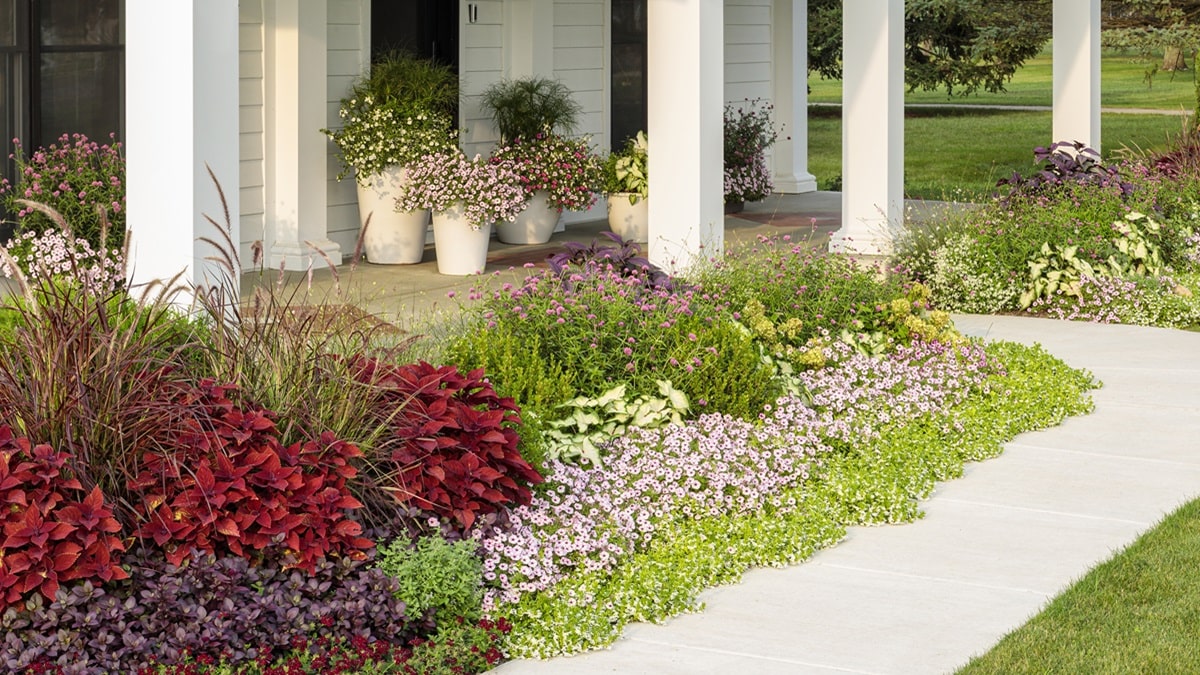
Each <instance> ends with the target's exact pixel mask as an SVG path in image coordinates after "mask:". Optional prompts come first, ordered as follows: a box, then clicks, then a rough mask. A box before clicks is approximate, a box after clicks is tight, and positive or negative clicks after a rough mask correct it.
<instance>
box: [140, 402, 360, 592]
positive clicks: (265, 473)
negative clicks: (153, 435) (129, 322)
mask: <svg viewBox="0 0 1200 675" xmlns="http://www.w3.org/2000/svg"><path fill="white" fill-rule="evenodd" d="M232 390H233V388H232V387H230V386H218V385H216V384H214V383H213V382H212V381H205V382H203V383H201V385H200V386H199V387H196V388H193V389H190V390H186V391H182V392H181V393H180V396H179V401H180V404H181V405H189V406H193V407H194V408H195V409H196V410H197V414H196V415H195V424H194V425H193V429H192V430H191V432H189V433H187V434H184V435H182V436H181V437H180V438H179V443H178V449H177V450H176V451H175V452H174V453H173V454H171V455H167V454H164V453H161V452H150V453H146V454H145V455H144V456H143V457H142V460H141V469H140V471H139V472H138V474H137V476H136V477H134V479H133V480H131V481H130V483H129V488H130V489H131V490H133V491H134V492H136V493H138V494H139V495H140V496H141V504H140V513H141V515H142V516H143V517H144V518H145V520H144V522H143V523H142V525H141V526H140V527H139V528H138V530H137V533H136V534H137V535H138V536H139V537H142V538H143V539H144V540H149V541H153V542H154V543H155V544H157V545H158V546H160V547H162V548H163V550H164V551H165V552H166V556H167V560H168V561H170V562H171V563H173V564H175V565H179V564H181V563H182V561H183V560H184V558H186V557H188V555H189V554H190V553H191V551H193V550H199V551H205V552H210V553H217V554H233V555H237V556H241V557H244V558H248V559H259V558H263V557H278V558H282V559H287V558H291V559H294V563H295V565H296V566H297V567H300V568H302V569H305V570H308V571H310V572H311V571H312V570H313V569H314V566H315V565H316V563H317V561H318V560H319V559H321V558H322V557H324V556H326V555H328V554H330V553H337V554H340V555H345V556H349V557H352V558H356V559H361V558H363V557H364V556H365V554H364V551H365V550H367V549H370V548H371V547H373V546H374V543H373V542H371V541H370V540H369V539H365V538H363V537H360V536H359V535H361V534H362V527H361V526H360V525H359V524H358V523H357V522H355V521H353V520H350V519H349V518H348V514H349V513H350V512H351V511H353V510H354V509H358V508H361V507H362V504H361V503H360V502H359V501H358V500H357V499H355V498H354V497H353V496H352V495H351V494H350V491H349V488H348V487H347V485H346V481H347V480H348V479H352V478H353V477H354V476H355V475H356V474H357V471H358V470H357V469H356V468H355V467H354V466H352V464H351V460H353V459H354V458H356V457H359V456H360V455H361V452H360V451H359V450H358V448H357V447H355V446H354V445H353V444H350V443H347V442H346V441H343V440H339V439H337V438H335V437H334V436H333V434H332V433H329V432H326V433H324V434H321V436H320V438H318V439H316V440H311V441H308V442H305V443H294V444H292V445H288V446H284V445H283V444H282V443H281V442H280V440H279V431H278V429H277V428H276V426H275V422H274V420H273V415H272V414H271V413H270V412H269V411H267V410H264V409H261V408H247V409H243V408H240V407H238V406H237V405H235V404H234V402H233V401H232V400H231V399H230V397H229V396H230V393H231V392H232Z"/></svg>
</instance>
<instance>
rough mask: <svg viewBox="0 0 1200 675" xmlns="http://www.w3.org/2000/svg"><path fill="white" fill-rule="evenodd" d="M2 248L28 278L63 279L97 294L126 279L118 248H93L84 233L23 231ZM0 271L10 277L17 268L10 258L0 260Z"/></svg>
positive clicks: (117, 285)
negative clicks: (71, 234)
mask: <svg viewBox="0 0 1200 675" xmlns="http://www.w3.org/2000/svg"><path fill="white" fill-rule="evenodd" d="M5 250H6V251H7V252H8V256H9V258H10V259H11V260H12V262H15V263H16V264H17V266H18V267H19V268H20V269H19V271H20V273H21V274H24V275H25V276H26V278H28V279H31V280H40V279H60V280H62V279H66V280H69V281H73V282H78V283H79V284H80V286H82V287H83V288H84V289H86V290H89V291H91V292H94V293H96V294H100V295H103V294H107V293H110V292H112V291H113V290H114V289H116V288H117V287H119V286H121V285H123V284H124V282H125V278H124V273H125V269H124V264H123V261H122V254H121V251H120V250H119V249H101V250H96V249H95V248H93V247H92V245H91V244H90V243H89V242H88V241H87V240H86V239H84V238H83V237H75V238H73V239H72V238H70V237H69V236H68V235H66V234H64V233H63V232H61V231H59V230H54V229H48V230H45V231H44V232H42V233H40V234H39V233H37V232H33V231H27V232H24V233H22V234H20V235H19V236H17V237H16V238H14V239H11V240H9V242H8V244H7V245H6V246H5ZM0 273H3V274H4V276H5V277H10V278H11V277H13V276H15V274H16V273H17V270H13V269H12V267H11V266H10V264H9V262H7V261H0Z"/></svg>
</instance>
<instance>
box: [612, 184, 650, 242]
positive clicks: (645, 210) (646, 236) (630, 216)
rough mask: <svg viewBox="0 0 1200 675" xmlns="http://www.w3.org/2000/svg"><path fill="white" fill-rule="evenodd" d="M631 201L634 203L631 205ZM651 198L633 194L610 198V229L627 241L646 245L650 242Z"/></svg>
mask: <svg viewBox="0 0 1200 675" xmlns="http://www.w3.org/2000/svg"><path fill="white" fill-rule="evenodd" d="M630 199H632V200H633V203H632V204H630V203H629V202H630ZM649 203H650V198H649V197H645V198H642V197H638V196H637V195H635V194H633V193H631V192H614V193H612V194H610V195H609V196H608V229H610V230H612V231H613V234H616V235H617V236H619V237H621V238H622V239H624V240H625V241H633V242H637V243H639V244H645V243H646V242H648V241H650V207H649Z"/></svg>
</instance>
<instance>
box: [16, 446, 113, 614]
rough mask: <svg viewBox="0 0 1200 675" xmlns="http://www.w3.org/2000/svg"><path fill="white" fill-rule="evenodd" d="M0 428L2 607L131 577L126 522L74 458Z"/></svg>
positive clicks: (51, 597)
mask: <svg viewBox="0 0 1200 675" xmlns="http://www.w3.org/2000/svg"><path fill="white" fill-rule="evenodd" d="M31 446H32V444H31V443H30V442H29V439H27V438H24V437H18V436H15V435H13V432H12V429H11V428H10V427H9V426H8V425H2V426H0V610H3V609H4V608H6V607H8V606H10V605H14V604H17V603H20V602H22V601H23V600H24V599H26V598H27V597H28V596H29V595H30V594H31V593H33V592H35V591H36V592H39V593H41V594H42V595H44V596H46V598H48V599H51V600H53V599H54V596H55V594H56V593H57V592H58V587H59V584H60V583H62V582H66V581H72V580H76V579H87V580H91V581H94V582H96V583H102V582H105V581H111V580H113V579H124V578H126V577H127V576H128V575H127V574H126V573H125V571H124V570H122V569H121V567H120V565H119V564H118V562H119V555H118V554H119V553H120V552H122V551H124V550H125V545H124V544H123V543H122V542H121V539H120V537H119V536H117V533H119V532H120V530H121V526H120V524H119V523H117V520H116V518H114V517H113V513H112V509H110V508H109V507H108V505H106V504H105V503H104V496H103V495H102V494H101V493H100V489H99V488H93V489H92V491H91V492H87V491H85V490H84V489H83V486H81V485H80V484H79V481H78V480H76V479H75V478H73V477H72V476H71V475H70V472H69V468H68V466H67V465H68V462H69V460H70V459H71V455H70V454H69V453H67V452H63V451H56V450H54V449H53V448H51V447H50V446H49V445H37V446H32V447H31Z"/></svg>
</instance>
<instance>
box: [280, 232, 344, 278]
mask: <svg viewBox="0 0 1200 675" xmlns="http://www.w3.org/2000/svg"><path fill="white" fill-rule="evenodd" d="M309 244H311V246H309ZM322 253H323V254H324V256H322V255H321V254H322ZM326 258H328V260H326ZM267 262H268V265H269V267H270V268H271V269H279V267H280V265H282V266H283V268H284V269H285V270H288V271H294V272H301V271H304V270H307V269H308V268H309V267H310V266H311V267H313V268H314V269H320V268H322V267H328V266H329V264H330V263H332V264H334V265H341V264H342V247H341V246H340V245H339V244H338V243H337V242H335V241H333V240H331V239H318V240H316V241H312V242H309V243H308V244H279V243H277V244H275V245H274V246H272V247H271V255H270V259H269V260H268V261H267Z"/></svg>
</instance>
